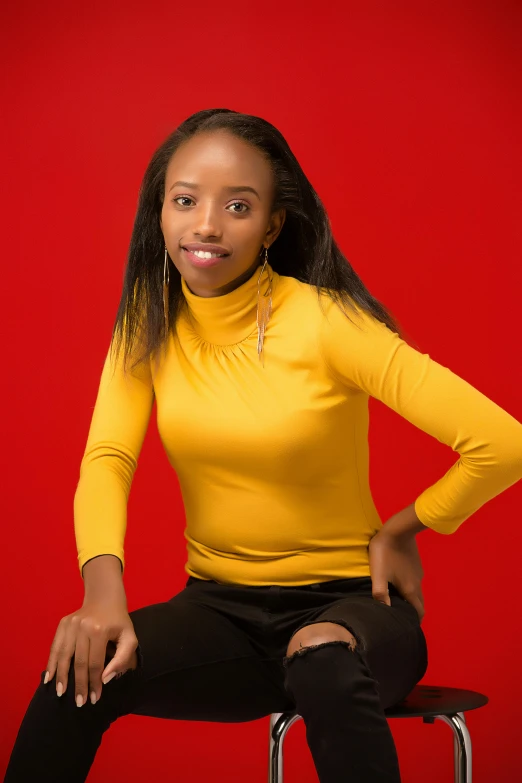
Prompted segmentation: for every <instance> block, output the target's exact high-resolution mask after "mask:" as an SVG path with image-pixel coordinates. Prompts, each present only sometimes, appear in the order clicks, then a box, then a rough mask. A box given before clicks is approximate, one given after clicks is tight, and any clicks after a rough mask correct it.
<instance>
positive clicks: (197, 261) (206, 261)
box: [181, 247, 226, 267]
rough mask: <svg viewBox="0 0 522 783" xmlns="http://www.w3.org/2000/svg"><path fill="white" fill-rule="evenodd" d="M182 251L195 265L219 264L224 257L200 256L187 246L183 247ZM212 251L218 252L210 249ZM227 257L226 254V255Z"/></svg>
mask: <svg viewBox="0 0 522 783" xmlns="http://www.w3.org/2000/svg"><path fill="white" fill-rule="evenodd" d="M181 249H182V251H183V252H184V253H185V254H186V256H187V259H188V260H189V261H190V263H191V264H193V265H194V266H202V267H207V266H216V264H219V263H220V262H221V261H222V260H223V259H222V258H198V257H197V256H195V255H194V253H191V252H190V250H187V249H186V248H185V247H183V248H181ZM209 252H210V253H217V252H219V251H218V250H209ZM225 257H226V256H225Z"/></svg>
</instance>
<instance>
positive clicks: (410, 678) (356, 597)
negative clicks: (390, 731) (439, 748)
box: [313, 593, 428, 708]
mask: <svg viewBox="0 0 522 783" xmlns="http://www.w3.org/2000/svg"><path fill="white" fill-rule="evenodd" d="M390 600H391V606H388V605H387V604H383V603H381V602H380V601H377V600H376V599H374V598H373V597H372V595H371V593H357V594H353V595H347V596H346V597H345V598H342V599H340V600H337V601H335V602H334V603H333V604H331V605H330V606H329V607H328V608H326V609H323V610H322V611H321V612H319V613H317V615H316V616H315V617H314V619H313V622H314V623H318V622H323V623H324V622H334V623H339V624H340V625H343V626H344V627H345V628H347V630H348V631H350V632H351V633H352V634H353V635H354V636H355V638H356V640H357V648H358V650H359V652H360V653H361V654H362V656H363V658H364V659H365V661H366V663H367V665H368V668H369V669H370V672H371V674H372V676H373V677H374V679H375V680H376V681H377V684H378V688H379V693H380V697H381V702H382V704H383V707H384V708H388V707H391V706H392V705H394V704H397V703H398V702H399V701H400V700H401V699H403V698H405V697H406V696H407V695H408V693H409V692H410V691H411V690H412V688H413V687H414V686H415V685H416V684H417V683H418V682H419V680H421V679H422V677H423V676H424V674H425V672H426V669H427V665H428V655H427V646H426V639H425V636H424V632H423V630H422V628H421V625H420V621H419V617H418V614H417V610H416V609H415V607H414V606H412V604H410V603H408V601H405V600H404V598H402V597H401V596H400V595H398V594H393V593H392V594H391V595H390Z"/></svg>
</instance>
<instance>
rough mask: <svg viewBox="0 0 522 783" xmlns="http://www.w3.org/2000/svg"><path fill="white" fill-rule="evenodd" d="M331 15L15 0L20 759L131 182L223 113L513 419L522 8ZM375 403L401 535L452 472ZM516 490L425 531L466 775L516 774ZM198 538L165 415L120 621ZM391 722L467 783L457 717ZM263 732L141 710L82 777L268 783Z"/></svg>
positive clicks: (411, 776)
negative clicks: (468, 696) (298, 171)
mask: <svg viewBox="0 0 522 783" xmlns="http://www.w3.org/2000/svg"><path fill="white" fill-rule="evenodd" d="M324 8H325V9H326V10H323V9H315V10H312V9H306V10H305V9H304V8H303V6H302V4H301V3H299V2H285V3H283V4H281V3H273V2H270V1H267V0H265V2H264V3H263V4H246V3H243V4H237V3H233V4H224V5H223V4H221V5H218V4H217V3H208V2H199V3H198V4H197V5H193V4H182V3H176V4H172V3H168V4H167V3H158V2H156V3H153V4H151V3H142V2H139V3H137V2H129V0H125V2H121V3H117V2H113V1H112V0H104V2H99V1H98V0H94V2H91V3H88V4H86V5H84V4H74V5H72V4H70V3H66V2H63V3H62V2H47V3H46V2H43V3H42V2H34V1H32V0H19V1H18V2H17V3H16V4H12V5H11V7H10V9H9V11H7V12H5V11H4V20H5V23H4V25H3V35H4V42H3V43H2V52H3V59H4V66H5V70H6V73H7V75H8V79H7V83H6V84H5V86H4V88H3V89H4V90H5V94H4V97H3V99H2V107H3V109H4V129H3V131H2V132H5V131H7V134H8V136H7V139H6V140H5V141H4V144H3V149H4V168H6V169H7V179H4V182H6V183H7V186H6V190H5V195H6V203H5V205H4V207H3V214H4V216H5V217H6V224H5V228H4V232H3V237H4V238H3V243H2V244H3V254H2V282H3V287H2V290H3V296H2V300H3V315H4V332H3V333H4V335H5V339H4V351H5V354H4V364H3V366H4V381H3V384H2V387H1V388H2V394H3V400H2V403H3V411H4V415H3V427H2V428H3V432H4V445H3V449H2V459H3V463H4V464H3V467H2V477H3V486H4V492H3V493H2V495H3V526H2V530H3V542H2V544H3V558H2V569H1V580H2V582H1V585H0V589H1V595H2V599H3V601H2V603H3V611H2V615H3V617H2V630H3V634H2V636H3V639H4V642H3V644H2V662H1V670H2V675H3V676H2V715H3V717H2V721H3V723H4V726H3V730H2V740H1V758H0V767H1V766H2V765H4V766H3V768H2V770H4V769H5V765H6V764H7V759H8V756H9V753H10V750H11V748H12V744H13V742H14V739H15V735H16V731H17V727H18V725H19V723H20V721H21V719H22V716H23V714H24V711H25V709H26V707H27V704H28V702H29V700H30V698H31V696H32V694H33V692H34V689H35V688H36V686H37V685H38V682H39V677H40V672H41V671H43V669H44V668H45V665H46V662H47V657H48V653H49V647H50V643H51V641H52V638H53V636H54V632H55V630H56V626H57V624H58V621H59V619H60V618H61V617H62V616H63V615H65V614H68V613H70V612H71V611H73V610H74V609H75V608H78V607H79V606H80V605H81V601H82V598H83V583H82V581H81V579H80V575H79V571H78V568H77V562H76V548H75V542H74V534H73V517H72V510H73V495H74V491H75V487H76V483H77V480H78V475H79V465H80V460H81V456H82V453H83V449H84V446H85V441H86V437H87V431H88V426H89V423H90V417H91V414H92V408H93V405H94V401H95V395H96V391H97V384H98V381H99V375H100V372H101V368H102V363H103V358H104V355H105V351H106V348H107V346H108V341H109V339H110V330H111V327H112V323H113V319H114V316H115V313H116V307H117V303H118V299H119V295H120V287H121V281H122V272H123V267H124V263H125V256H126V251H127V247H128V242H129V238H130V232H131V227H132V223H133V217H134V211H135V208H136V203H137V192H138V187H139V183H140V180H141V177H142V175H143V172H144V169H145V166H146V164H147V162H148V160H149V157H150V156H151V154H152V152H153V150H154V149H155V147H156V146H157V145H158V144H159V143H160V142H161V141H162V140H163V138H164V137H165V136H166V135H167V134H168V133H169V132H170V131H171V130H173V129H174V128H175V127H176V126H177V125H178V123H180V122H181V121H182V120H183V119H185V118H186V117H187V116H188V115H190V114H191V113H192V112H194V111H197V110H200V109H203V108H210V107H222V106H225V107H228V108H232V109H235V110H238V111H243V112H247V113H252V114H257V115H260V116H262V117H265V118H266V119H268V120H269V121H271V122H272V123H274V124H275V125H276V126H277V127H278V128H279V129H280V130H281V131H282V133H283V134H284V135H285V136H286V138H287V139H288V141H289V143H290V145H291V147H292V149H293V151H294V152H295V154H296V155H297V158H298V159H299V160H300V162H301V164H302V166H303V168H304V171H305V173H306V174H307V176H308V177H309V178H310V180H311V182H312V184H313V185H314V187H315V188H316V190H317V191H318V193H319V195H320V197H321V198H322V199H323V201H324V203H325V205H326V207H327V209H328V212H329V214H330V218H331V222H332V227H333V230H334V234H335V236H336V238H337V239H338V241H339V243H340V245H341V247H342V248H343V250H344V252H345V253H346V255H347V257H348V258H349V259H350V261H351V263H352V264H353V265H354V267H355V269H356V270H357V272H358V273H359V274H360V275H361V277H362V278H363V280H364V281H365V283H366V284H367V285H368V287H369V288H370V290H371V291H372V293H374V295H375V296H377V297H378V298H379V299H382V301H384V302H385V303H386V304H387V305H388V306H389V307H390V309H391V310H392V311H393V312H394V313H395V315H396V316H397V317H398V318H399V320H400V321H401V322H402V324H403V325H404V327H405V328H406V329H407V331H408V333H409V334H410V335H411V336H412V337H413V339H414V340H415V341H416V342H417V344H418V346H419V347H420V349H421V350H422V351H423V352H428V353H430V355H431V356H432V357H433V358H434V359H435V360H437V361H440V362H441V363H442V364H444V365H446V366H448V367H450V368H451V369H452V370H453V371H454V372H456V373H457V374H459V375H461V376H462V377H463V378H465V379H466V380H468V381H469V382H470V383H472V384H473V385H475V386H476V387H477V388H479V389H480V390H481V391H483V392H484V393H485V394H487V395H488V396H489V397H491V398H492V399H493V400H495V401H496V402H497V403H498V404H500V405H501V406H503V407H504V408H505V409H506V410H508V411H509V412H510V413H511V414H512V415H513V416H515V417H516V418H517V419H519V420H520V419H522V401H521V395H520V388H521V381H522V377H521V354H522V352H521V336H520V292H521V289H522V274H521V260H520V259H521V251H522V237H521V224H522V221H521V203H520V182H521V181H522V154H521V144H520V139H521V138H522V110H521V102H520V95H521V94H522V65H521V62H522V60H521V57H520V40H521V37H520V36H521V32H522V7H521V5H520V3H519V2H507V1H505V0H490V1H489V2H478V0H475V2H473V3H467V2H466V3H464V2H460V1H459V0H451V1H450V2H448V1H447V0H439V2H437V3H432V2H418V0H417V1H416V2H409V3H405V2H394V3H393V4H392V3H389V2H381V3H377V2H368V0H367V1H366V2H364V3H361V2H346V0H343V2H338V3H329V4H327V5H326V6H324ZM6 13H7V18H6ZM370 405H371V414H372V425H371V431H370V438H371V452H372V467H371V475H372V489H373V493H374V498H375V501H376V504H377V507H378V509H379V511H380V513H381V515H382V518H383V519H387V518H388V517H389V516H390V515H391V514H393V513H394V512H396V511H398V510H400V509H402V508H403V507H405V506H406V505H409V504H410V503H411V502H413V500H414V499H415V498H416V496H417V495H418V494H419V493H420V492H421V491H422V490H423V489H424V488H425V487H426V486H428V485H429V484H431V483H433V482H434V481H436V480H437V479H438V478H439V477H440V476H442V474H443V473H444V472H445V471H446V470H447V469H448V468H449V466H450V465H451V464H452V462H453V461H455V460H456V459H457V455H456V454H455V453H454V452H452V451H451V450H450V449H448V448H447V447H445V446H443V445H441V444H440V443H439V442H438V441H436V440H434V439H432V438H429V437H427V436H426V435H425V434H424V433H422V432H421V431H419V430H417V429H415V428H414V427H413V426H412V425H410V424H409V423H408V422H406V421H404V420H402V419H401V418H400V417H398V416H396V415H395V414H393V413H392V412H391V411H390V410H389V409H387V408H386V407H385V406H383V405H382V404H380V403H378V402H376V401H375V400H371V402H370ZM521 501H522V487H521V486H520V485H517V486H515V487H512V488H510V489H508V490H507V491H506V492H505V493H504V494H502V495H501V496H499V497H497V498H495V499H493V500H492V501H490V502H489V503H488V504H486V505H485V506H484V507H483V508H482V509H480V510H479V511H478V512H477V513H476V514H474V516H473V517H472V518H470V519H469V520H468V521H466V522H465V524H464V526H463V527H462V528H460V530H459V531H458V532H457V533H456V534H455V535H453V536H450V537H447V536H442V535H438V534H436V533H427V534H424V535H423V536H422V537H421V540H420V541H419V545H420V547H421V552H422V556H423V562H424V566H425V572H426V577H425V580H424V591H425V598H426V610H427V613H426V617H425V620H424V625H423V627H424V628H425V632H426V635H427V638H428V643H429V648H430V664H429V669H428V673H427V675H426V677H425V680H424V682H426V683H432V684H446V685H450V686H457V687H459V686H460V687H465V688H472V689H477V690H481V691H483V692H485V693H486V694H488V695H489V697H490V704H489V705H488V706H487V707H486V708H484V709H482V710H479V711H477V712H474V713H469V717H468V725H469V727H470V730H471V735H472V740H473V749H474V762H475V777H474V780H475V781H476V783H485V782H486V781H489V780H491V779H493V778H495V779H499V780H507V779H508V778H509V779H510V778H512V777H513V775H514V774H515V770H516V769H517V759H518V757H519V740H518V729H517V719H518V715H517V709H515V707H516V706H517V707H518V705H519V703H520V700H521V698H522V688H521V685H520V642H521V631H520V623H519V619H518V618H519V617H520V606H519V604H520V600H519V585H520V578H519V552H520V532H519V531H520V505H521ZM183 525H184V515H183V507H182V503H181V495H180V492H179V487H178V485H177V481H176V477H175V474H174V473H173V472H172V470H171V469H170V467H169V465H168V463H167V460H166V458H165V455H164V453H163V451H162V447H161V444H160V441H159V438H158V435H157V430H156V422H155V414H153V417H152V419H151V425H150V429H149V432H148V434H147V438H146V440H145V444H144V447H143V451H142V456H141V458H140V466H139V469H138V472H137V474H136V477H135V481H134V486H133V490H132V493H131V499H130V505H129V526H128V532H127V538H126V555H127V570H126V589H127V595H128V600H129V609H130V610H132V609H135V608H138V607H139V606H143V605H146V604H149V603H154V602H157V601H161V600H166V599H167V598H169V597H171V596H172V595H174V594H175V593H176V592H178V591H179V590H180V589H182V587H183V585H184V582H185V580H186V574H185V572H184V570H183V565H184V562H185V547H184V539H183ZM102 698H103V697H102ZM391 725H392V729H393V732H394V736H395V738H396V742H397V746H398V751H399V756H400V761H401V768H402V773H403V779H404V781H405V783H409V782H410V781H414V780H418V779H419V778H422V780H423V782H424V783H440V781H442V780H450V779H452V778H451V774H452V740H451V733H450V730H449V728H448V727H446V726H444V725H443V724H442V723H440V722H437V723H436V724H435V725H434V726H424V725H423V724H422V723H421V722H420V721H418V720H415V721H406V722H400V721H392V724H391ZM267 742H268V718H267V719H263V720H260V721H255V722H252V723H248V724H236V725H224V724H211V723H191V722H167V721H161V720H154V719H151V718H143V717H138V716H127V717H125V718H123V719H121V720H120V721H118V723H117V724H115V725H114V726H113V727H112V728H111V730H110V731H109V732H107V734H106V735H105V737H104V740H103V744H102V746H101V748H100V750H99V751H98V755H97V757H96V760H95V762H94V765H93V767H92V771H91V774H90V777H89V780H92V782H93V783H104V782H105V781H108V780H111V779H113V780H126V781H128V783H133V782H134V781H136V783H137V782H138V781H140V782H141V781H142V780H167V779H168V777H169V775H170V776H171V777H172V779H181V780H188V779H190V780H193V781H203V780H205V781H210V780H212V781H216V783H218V781H220V780H227V782H228V783H234V782H236V781H237V783H244V781H245V780H248V781H252V783H255V782H256V781H258V782H259V783H261V781H264V780H265V779H266V769H267ZM231 743H233V747H234V751H233V753H230V748H231ZM285 767H286V772H287V778H288V781H289V783H290V781H294V780H300V781H301V783H306V782H307V781H310V782H311V781H316V780H317V776H316V773H315V771H314V767H313V763H312V759H311V756H310V754H309V751H308V748H307V746H306V742H305V733H304V725H303V723H302V721H300V722H299V723H298V724H296V726H294V727H293V728H292V730H291V731H290V733H289V735H288V739H287V743H286V765H285Z"/></svg>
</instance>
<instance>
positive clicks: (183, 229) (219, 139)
mask: <svg viewBox="0 0 522 783" xmlns="http://www.w3.org/2000/svg"><path fill="white" fill-rule="evenodd" d="M273 190H274V183H273V175H272V171H271V168H270V165H269V163H268V162H267V161H266V160H265V159H264V157H263V156H262V154H261V153H260V152H258V150H257V149H255V148H254V147H252V146H250V145H249V144H247V143H246V142H244V141H242V140H241V139H238V138H237V137H235V136H233V135H232V134H230V133H227V132H226V131H215V132H213V133H205V134H201V135H199V136H195V137H193V138H192V139H190V140H189V141H187V142H185V143H184V144H182V146H181V147H179V148H178V150H177V151H176V152H175V153H174V155H173V156H172V158H171V160H170V163H169V165H168V167H167V172H166V177H165V194H164V201H163V208H162V210H161V217H160V225H161V230H162V232H163V237H164V239H165V244H166V245H167V250H168V254H169V256H170V258H171V259H172V263H173V264H174V266H175V267H176V269H177V270H178V271H179V272H180V274H181V275H182V277H184V279H185V282H186V283H187V285H188V287H189V289H190V290H191V291H192V292H193V293H194V294H196V295H197V296H207V297H208V296H222V295H223V294H227V293H229V292H230V291H233V290H234V289H235V288H237V287H238V286H240V285H241V284H242V283H244V282H245V281H246V280H248V279H249V277H251V275H252V274H253V273H254V272H255V270H256V268H257V266H258V264H260V263H262V261H263V259H264V250H263V256H262V257H261V256H260V252H261V249H262V246H263V244H264V245H265V246H267V247H270V245H271V244H272V243H273V242H274V240H275V239H276V237H277V236H278V234H279V232H280V231H281V229H282V227H283V223H284V220H285V215H286V213H285V210H284V209H282V210H279V211H278V212H277V213H274V214H270V209H271V205H272V201H273V195H274V192H273ZM254 191H255V192H254ZM194 243H197V244H201V245H219V246H220V247H222V248H223V252H225V253H226V254H227V255H225V256H224V257H223V258H219V259H217V263H215V264H214V265H212V266H209V267H198V266H197V265H196V263H195V260H193V259H192V258H191V256H190V255H189V253H188V252H187V251H186V250H184V249H183V247H184V246H186V245H189V244H194ZM212 252H214V251H212ZM268 260H269V262H270V251H269V255H268Z"/></svg>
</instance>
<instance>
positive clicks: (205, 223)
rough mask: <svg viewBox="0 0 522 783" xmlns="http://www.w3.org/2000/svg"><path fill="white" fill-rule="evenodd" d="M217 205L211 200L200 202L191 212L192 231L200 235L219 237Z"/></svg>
mask: <svg viewBox="0 0 522 783" xmlns="http://www.w3.org/2000/svg"><path fill="white" fill-rule="evenodd" d="M217 212H218V207H217V206H216V205H215V204H212V202H209V203H208V204H207V205H204V204H201V205H200V206H199V208H198V209H195V210H194V212H193V213H192V214H193V215H194V225H193V229H192V230H193V233H194V234H195V235H197V236H202V237H207V236H208V237H219V236H221V228H220V225H219V220H218V217H217Z"/></svg>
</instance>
